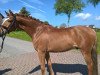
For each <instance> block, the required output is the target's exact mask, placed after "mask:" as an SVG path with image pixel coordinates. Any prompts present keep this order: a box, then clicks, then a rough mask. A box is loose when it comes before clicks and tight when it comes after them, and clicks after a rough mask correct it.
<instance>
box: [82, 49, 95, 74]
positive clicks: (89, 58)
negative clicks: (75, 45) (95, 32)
mask: <svg viewBox="0 0 100 75" xmlns="http://www.w3.org/2000/svg"><path fill="white" fill-rule="evenodd" d="M81 52H82V54H83V56H84V58H85V61H86V63H87V67H88V75H96V74H93V66H94V64H93V60H92V55H91V50H84V49H82V50H81Z"/></svg>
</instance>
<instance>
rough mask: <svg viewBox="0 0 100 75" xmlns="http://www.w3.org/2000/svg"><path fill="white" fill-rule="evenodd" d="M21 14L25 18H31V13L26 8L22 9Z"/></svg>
mask: <svg viewBox="0 0 100 75" xmlns="http://www.w3.org/2000/svg"><path fill="white" fill-rule="evenodd" d="M19 13H20V14H23V15H25V16H30V12H29V11H27V10H26V8H25V7H22V9H21V10H20V12H19Z"/></svg>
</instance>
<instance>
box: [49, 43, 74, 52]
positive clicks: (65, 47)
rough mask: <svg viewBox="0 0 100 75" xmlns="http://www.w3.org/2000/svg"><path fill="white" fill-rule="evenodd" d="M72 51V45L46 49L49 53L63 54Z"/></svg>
mask: <svg viewBox="0 0 100 75" xmlns="http://www.w3.org/2000/svg"><path fill="white" fill-rule="evenodd" d="M71 49H73V46H72V45H69V46H68V45H67V46H52V47H50V48H49V49H48V51H49V52H65V51H69V50H71Z"/></svg>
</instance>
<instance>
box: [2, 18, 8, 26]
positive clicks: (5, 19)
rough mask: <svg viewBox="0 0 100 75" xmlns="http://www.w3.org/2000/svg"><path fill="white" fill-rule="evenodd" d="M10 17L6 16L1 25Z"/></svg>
mask: <svg viewBox="0 0 100 75" xmlns="http://www.w3.org/2000/svg"><path fill="white" fill-rule="evenodd" d="M8 19H9V18H4V19H3V22H2V24H1V25H3V24H4V23H5V21H7V20H8Z"/></svg>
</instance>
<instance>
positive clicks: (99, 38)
mask: <svg viewBox="0 0 100 75" xmlns="http://www.w3.org/2000/svg"><path fill="white" fill-rule="evenodd" d="M97 37H98V46H97V51H98V53H99V54H100V32H97Z"/></svg>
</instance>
